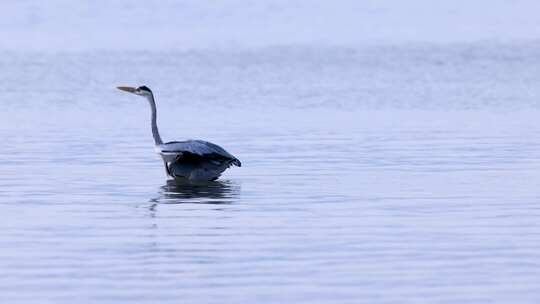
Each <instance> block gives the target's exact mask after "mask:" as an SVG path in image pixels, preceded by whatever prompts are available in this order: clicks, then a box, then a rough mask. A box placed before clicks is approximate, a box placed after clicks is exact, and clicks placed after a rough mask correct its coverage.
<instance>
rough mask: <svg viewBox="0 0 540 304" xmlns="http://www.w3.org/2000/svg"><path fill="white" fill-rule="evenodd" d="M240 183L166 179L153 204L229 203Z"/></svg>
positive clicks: (238, 190)
mask: <svg viewBox="0 0 540 304" xmlns="http://www.w3.org/2000/svg"><path fill="white" fill-rule="evenodd" d="M239 193H240V185H239V184H237V183H234V182H232V181H211V182H200V183H192V182H180V181H177V180H168V181H167V184H165V185H163V186H162V187H161V190H160V196H159V197H158V198H156V199H153V200H152V202H153V203H155V204H214V205H220V204H231V203H233V201H234V200H236V199H237V198H238V195H239Z"/></svg>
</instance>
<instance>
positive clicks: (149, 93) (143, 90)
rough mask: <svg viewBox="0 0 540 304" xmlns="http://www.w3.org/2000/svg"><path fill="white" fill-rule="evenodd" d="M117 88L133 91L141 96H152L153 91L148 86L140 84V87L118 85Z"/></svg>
mask: <svg viewBox="0 0 540 304" xmlns="http://www.w3.org/2000/svg"><path fill="white" fill-rule="evenodd" d="M117 89H119V90H122V91H125V92H129V93H133V94H136V95H139V96H145V97H148V96H152V91H151V90H150V89H149V88H148V87H147V86H140V87H138V88H133V87H117Z"/></svg>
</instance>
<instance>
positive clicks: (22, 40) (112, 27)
mask: <svg viewBox="0 0 540 304" xmlns="http://www.w3.org/2000/svg"><path fill="white" fill-rule="evenodd" d="M539 12H540V1H535V0H521V1H504V0H478V1H466V0H457V1H444V2H443V1H428V0H412V1H353V0H341V1H323V0H309V1H308V0H300V1H288V0H265V1H245V0H225V1H206V2H202V1H196V0H189V1H174V0H169V1H158V0H146V1H128V0H117V1H110V0H97V1H71V0H53V1H40V0H26V1H14V0H12V1H8V2H3V3H2V10H1V11H0V36H1V38H2V43H1V47H0V48H1V49H10V50H20V49H28V50H35V49H37V50H85V49H94V50H95V49H134V50H156V49H157V50H171V49H200V48H211V47H220V48H229V47H231V48H237V47H264V46H271V45H297V44H317V45H321V44H322V45H345V46H357V45H369V44H394V43H407V42H428V43H455V42H471V41H482V40H489V41H498V42H504V41H510V40H537V39H539V38H540V18H539Z"/></svg>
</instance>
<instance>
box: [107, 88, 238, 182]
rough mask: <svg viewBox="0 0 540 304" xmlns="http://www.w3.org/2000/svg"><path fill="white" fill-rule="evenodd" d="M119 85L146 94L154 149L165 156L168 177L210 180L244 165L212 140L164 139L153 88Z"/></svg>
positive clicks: (127, 89)
mask: <svg viewBox="0 0 540 304" xmlns="http://www.w3.org/2000/svg"><path fill="white" fill-rule="evenodd" d="M118 89H120V90H122V91H126V92H130V93H133V94H136V95H139V96H143V97H146V99H147V100H148V102H149V103H150V108H151V110H152V118H151V126H152V136H153V137H154V143H155V149H156V152H157V153H159V154H160V155H161V158H162V159H163V164H164V165H165V172H166V173H167V176H168V177H170V178H174V179H176V180H181V181H211V180H216V179H217V178H219V176H220V175H221V174H222V173H223V172H224V171H225V170H227V169H228V168H230V167H231V166H237V167H241V166H242V164H241V162H240V161H239V160H238V159H237V158H236V157H234V156H233V155H232V154H230V153H229V152H227V151H226V150H225V149H223V148H222V147H220V146H218V145H216V144H213V143H211V142H207V141H203V140H186V141H171V142H167V143H163V141H162V140H161V136H160V135H159V130H158V128H157V109H156V103H155V100H154V95H153V93H152V91H151V90H150V89H149V88H148V87H146V86H141V87H138V88H132V87H118Z"/></svg>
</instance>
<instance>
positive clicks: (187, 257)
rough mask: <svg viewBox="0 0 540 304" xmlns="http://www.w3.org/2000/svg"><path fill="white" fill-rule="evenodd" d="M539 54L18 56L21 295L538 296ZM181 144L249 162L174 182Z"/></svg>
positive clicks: (15, 209)
mask: <svg viewBox="0 0 540 304" xmlns="http://www.w3.org/2000/svg"><path fill="white" fill-rule="evenodd" d="M538 54H540V45H539V44H537V43H523V44H488V45H484V44H455V45H447V46H435V45H428V44H416V45H408V46H393V47H390V46H388V47H383V46H380V47H365V48H356V49H350V48H340V47H334V48H330V47H328V48H314V47H268V48H259V49H252V50H244V51H242V50H237V51H232V50H223V51H219V50H215V51H211V50H199V51H184V52H181V51H176V52H112V51H110V52H106V51H87V52H64V53H62V52H58V53H51V52H28V53H15V52H4V53H3V54H2V56H0V67H1V69H2V71H3V72H2V74H1V76H0V77H1V79H0V91H1V92H2V95H1V99H0V102H1V106H2V111H1V112H0V121H1V123H0V138H1V139H2V144H1V145H0V171H1V175H0V207H1V210H2V217H1V221H0V231H1V233H0V245H1V250H0V269H1V273H2V275H1V276H0V299H1V302H2V303H74V302H77V303H95V302H101V303H128V302H129V303H134V302H135V303H179V302H181V303H285V302H287V303H360V302H364V303H374V302H380V303H396V302H399V303H420V302H421V303H488V302H489V303H536V302H538V301H539V300H540V289H539V287H538V282H539V281H540V259H539V254H540V242H539V240H540V222H539V220H540V208H539V205H538V204H539V200H540V192H539V190H538V185H539V184H538V181H539V180H540V173H539V172H540V161H539V155H540V124H539V123H538V117H539V114H540V111H539V109H540V85H539V84H540V73H539V72H540V69H539V67H540V56H539V55H538ZM138 84H146V85H148V86H150V87H151V88H152V89H153V90H154V92H155V93H156V98H157V102H158V119H159V125H160V128H161V131H162V136H163V137H164V139H165V140H173V139H185V138H201V139H206V140H211V141H213V142H216V143H218V144H221V145H223V146H224V147H225V148H226V149H228V150H229V151H230V152H231V153H233V154H235V155H236V156H237V157H238V158H239V159H241V160H242V162H243V167H242V168H232V169H231V170H229V171H227V172H226V173H225V174H224V176H223V178H222V179H221V180H220V181H219V182H216V183H212V184H210V185H204V186H200V185H199V186H189V185H175V184H174V183H170V182H167V181H166V178H165V172H164V169H163V168H162V163H161V161H160V159H159V156H158V155H156V154H155V153H154V151H153V146H152V139H151V132H150V126H149V115H150V113H149V107H148V105H147V103H146V101H144V100H143V99H141V98H138V97H136V96H130V95H128V94H126V93H123V92H120V91H118V90H116V89H115V86H116V85H138Z"/></svg>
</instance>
